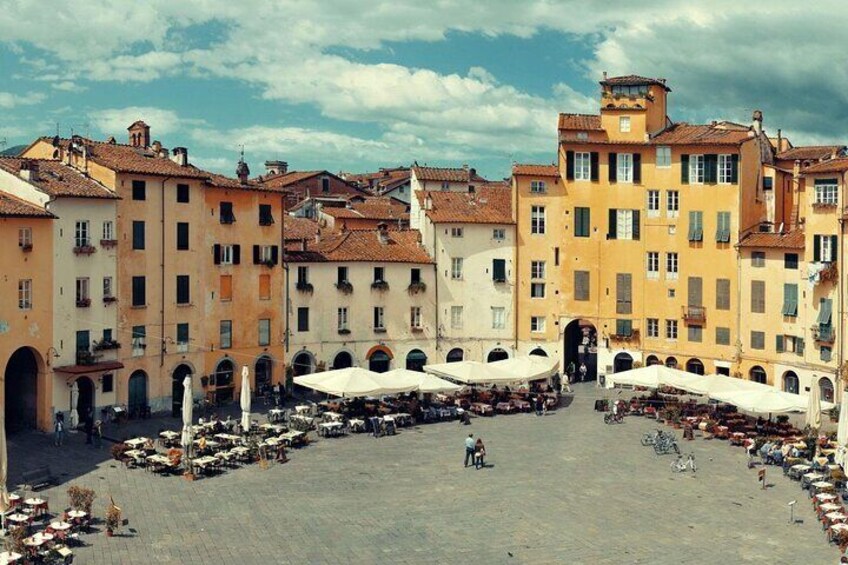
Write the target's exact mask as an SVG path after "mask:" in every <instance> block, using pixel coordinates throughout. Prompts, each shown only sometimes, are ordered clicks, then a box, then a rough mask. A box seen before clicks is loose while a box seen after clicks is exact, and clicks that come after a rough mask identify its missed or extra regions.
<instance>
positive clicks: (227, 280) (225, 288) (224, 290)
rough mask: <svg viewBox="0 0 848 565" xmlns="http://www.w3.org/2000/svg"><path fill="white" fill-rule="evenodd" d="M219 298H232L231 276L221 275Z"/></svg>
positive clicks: (226, 299) (225, 299)
mask: <svg viewBox="0 0 848 565" xmlns="http://www.w3.org/2000/svg"><path fill="white" fill-rule="evenodd" d="M220 282H221V290H220V292H221V300H222V301H228V300H232V299H233V276H232V275H221V279H220Z"/></svg>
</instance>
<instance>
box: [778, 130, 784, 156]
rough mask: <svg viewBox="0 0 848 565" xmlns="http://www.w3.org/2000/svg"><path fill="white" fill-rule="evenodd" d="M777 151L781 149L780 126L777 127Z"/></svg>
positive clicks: (781, 133) (781, 132)
mask: <svg viewBox="0 0 848 565" xmlns="http://www.w3.org/2000/svg"><path fill="white" fill-rule="evenodd" d="M777 151H778V153H779V152H781V151H783V131H782V130H781V129H780V128H777Z"/></svg>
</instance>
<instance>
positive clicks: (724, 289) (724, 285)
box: [716, 279, 730, 310]
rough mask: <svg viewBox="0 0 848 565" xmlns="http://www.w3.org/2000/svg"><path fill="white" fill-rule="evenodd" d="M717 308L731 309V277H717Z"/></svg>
mask: <svg viewBox="0 0 848 565" xmlns="http://www.w3.org/2000/svg"><path fill="white" fill-rule="evenodd" d="M716 310H730V279H716Z"/></svg>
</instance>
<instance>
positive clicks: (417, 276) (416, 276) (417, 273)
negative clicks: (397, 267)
mask: <svg viewBox="0 0 848 565" xmlns="http://www.w3.org/2000/svg"><path fill="white" fill-rule="evenodd" d="M420 282H421V269H419V268H413V269H410V270H409V283H410V284H418V283H420Z"/></svg>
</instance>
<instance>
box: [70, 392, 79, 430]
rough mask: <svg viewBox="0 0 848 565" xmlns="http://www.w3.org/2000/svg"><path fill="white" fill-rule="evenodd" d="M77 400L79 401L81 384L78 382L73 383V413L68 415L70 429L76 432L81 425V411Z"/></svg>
mask: <svg viewBox="0 0 848 565" xmlns="http://www.w3.org/2000/svg"><path fill="white" fill-rule="evenodd" d="M77 402H79V386H78V385H77V382H76V381H74V384H72V385H71V413H70V414H69V415H68V429H69V430H71V431H73V432H75V431H76V430H77V426H79V413H77Z"/></svg>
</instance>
